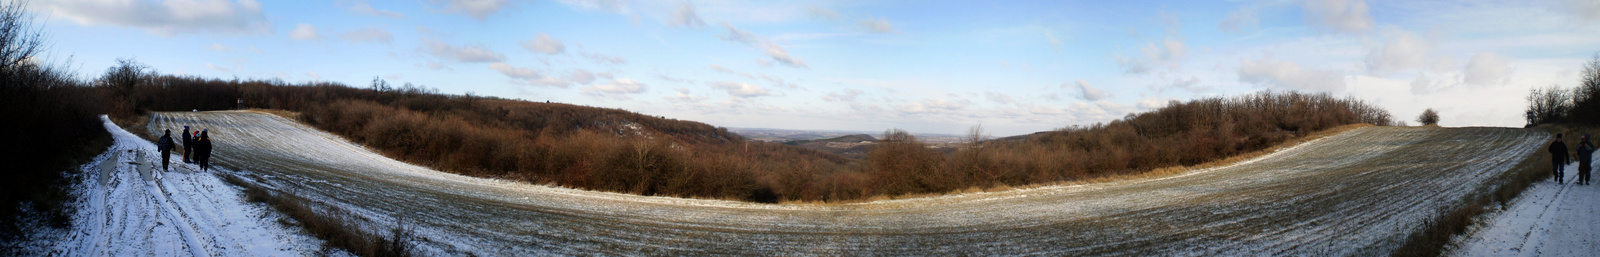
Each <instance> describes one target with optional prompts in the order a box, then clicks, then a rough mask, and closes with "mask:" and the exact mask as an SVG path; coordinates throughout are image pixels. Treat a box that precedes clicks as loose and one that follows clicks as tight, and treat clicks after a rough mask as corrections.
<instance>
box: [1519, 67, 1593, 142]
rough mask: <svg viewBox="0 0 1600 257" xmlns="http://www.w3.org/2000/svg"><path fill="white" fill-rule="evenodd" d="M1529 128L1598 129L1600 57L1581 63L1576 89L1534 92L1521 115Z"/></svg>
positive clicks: (1551, 87) (1553, 87) (1557, 88)
mask: <svg viewBox="0 0 1600 257" xmlns="http://www.w3.org/2000/svg"><path fill="white" fill-rule="evenodd" d="M1523 117H1524V118H1526V119H1527V121H1528V127H1533V126H1534V125H1539V124H1578V125H1600V54H1596V55H1595V56H1594V57H1593V58H1591V59H1590V60H1589V62H1587V63H1584V65H1583V71H1582V72H1579V73H1578V87H1576V88H1572V89H1564V88H1561V87H1559V86H1553V85H1552V86H1550V87H1547V88H1534V89H1532V92H1529V93H1528V109H1527V110H1526V111H1525V112H1524V113H1523Z"/></svg>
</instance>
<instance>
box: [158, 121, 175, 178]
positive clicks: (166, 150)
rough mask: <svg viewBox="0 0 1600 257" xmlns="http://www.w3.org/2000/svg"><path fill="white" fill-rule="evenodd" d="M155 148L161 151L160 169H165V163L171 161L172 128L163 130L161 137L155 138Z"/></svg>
mask: <svg viewBox="0 0 1600 257" xmlns="http://www.w3.org/2000/svg"><path fill="white" fill-rule="evenodd" d="M156 150H160V151H161V171H167V163H170V162H172V130H171V129H168V130H163V131H162V134H161V139H160V140H156Z"/></svg>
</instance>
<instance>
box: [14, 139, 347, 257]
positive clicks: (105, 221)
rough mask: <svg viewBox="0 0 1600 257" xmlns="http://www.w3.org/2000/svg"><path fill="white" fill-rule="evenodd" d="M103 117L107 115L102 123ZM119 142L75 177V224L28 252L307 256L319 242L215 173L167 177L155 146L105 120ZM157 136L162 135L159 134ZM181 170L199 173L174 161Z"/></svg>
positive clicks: (49, 236) (59, 254) (173, 174)
mask: <svg viewBox="0 0 1600 257" xmlns="http://www.w3.org/2000/svg"><path fill="white" fill-rule="evenodd" d="M102 120H104V118H102ZM104 122H105V123H106V128H107V130H108V131H109V132H111V134H112V138H113V144H112V146H111V148H110V149H108V150H107V152H106V153H104V154H102V155H100V156H97V157H96V158H95V160H94V161H91V163H90V164H86V165H84V166H83V169H85V170H90V169H94V170H95V171H93V172H84V173H81V174H82V175H80V176H78V177H75V178H76V179H78V180H77V184H76V185H75V186H74V194H78V195H79V196H80V197H79V198H78V200H77V201H76V202H74V203H72V204H73V205H74V208H75V209H76V210H77V211H76V213H75V214H73V222H72V223H73V226H72V227H70V228H68V229H67V230H65V231H61V234H59V235H42V237H44V238H51V239H50V240H49V241H50V243H51V244H49V245H44V246H41V247H47V248H48V249H32V250H30V251H32V252H35V253H41V254H48V255H56V256H84V255H88V256H304V255H310V254H313V253H315V251H317V250H318V245H319V244H320V242H318V241H317V240H316V239H315V238H312V237H311V236H309V235H304V234H301V233H300V232H296V231H295V228H290V227H284V226H282V225H280V224H278V223H277V219H279V218H280V217H281V216H278V215H276V214H274V213H271V212H270V210H269V209H267V207H265V206H264V205H260V204H248V203H245V202H244V200H243V195H242V194H241V193H240V192H239V191H238V189H236V188H234V187H232V186H229V185H226V184H224V182H222V181H221V180H219V179H218V178H217V177H216V176H215V175H214V174H211V173H196V172H180V171H173V172H163V171H160V170H155V168H157V166H158V165H160V160H161V158H160V155H159V153H158V152H157V151H156V147H155V145H154V144H153V143H152V142H150V141H146V140H144V139H141V138H139V137H137V136H134V135H132V134H130V133H128V132H127V131H124V130H122V129H121V128H118V127H116V126H115V125H113V124H111V123H110V121H104ZM156 131H159V130H156ZM171 166H172V168H174V169H175V170H194V169H197V167H195V165H193V164H185V163H181V162H179V163H174V164H173V165H171Z"/></svg>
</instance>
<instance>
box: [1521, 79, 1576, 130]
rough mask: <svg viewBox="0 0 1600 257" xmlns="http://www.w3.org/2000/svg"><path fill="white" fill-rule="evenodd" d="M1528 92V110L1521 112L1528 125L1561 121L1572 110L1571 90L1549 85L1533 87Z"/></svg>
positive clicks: (1572, 97) (1572, 98)
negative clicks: (1546, 86)
mask: <svg viewBox="0 0 1600 257" xmlns="http://www.w3.org/2000/svg"><path fill="white" fill-rule="evenodd" d="M1530 91H1531V92H1529V93H1528V110H1527V112H1525V113H1523V117H1524V118H1527V120H1528V125H1529V126H1532V125H1538V124H1545V123H1556V122H1561V121H1562V120H1565V119H1566V118H1567V114H1568V113H1569V112H1571V111H1572V103H1573V100H1574V98H1576V97H1574V96H1573V93H1572V91H1571V90H1566V89H1563V88H1561V87H1559V86H1555V85H1551V86H1550V87H1548V88H1534V89H1532V90H1530Z"/></svg>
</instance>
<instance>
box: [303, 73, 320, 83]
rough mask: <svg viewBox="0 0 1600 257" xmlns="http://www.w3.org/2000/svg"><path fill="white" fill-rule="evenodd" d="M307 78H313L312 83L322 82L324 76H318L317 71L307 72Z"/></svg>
mask: <svg viewBox="0 0 1600 257" xmlns="http://www.w3.org/2000/svg"><path fill="white" fill-rule="evenodd" d="M306 76H310V77H311V81H322V76H321V75H317V72H315V71H307V72H306Z"/></svg>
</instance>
